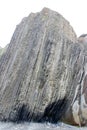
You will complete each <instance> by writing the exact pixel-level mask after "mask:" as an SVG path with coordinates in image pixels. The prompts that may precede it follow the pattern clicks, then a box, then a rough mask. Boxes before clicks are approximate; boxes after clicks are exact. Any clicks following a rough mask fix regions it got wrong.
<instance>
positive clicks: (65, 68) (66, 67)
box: [0, 8, 87, 125]
mask: <svg viewBox="0 0 87 130" xmlns="http://www.w3.org/2000/svg"><path fill="white" fill-rule="evenodd" d="M85 46H87V45H85ZM84 48H85V47H84V44H81V43H78V40H77V37H76V34H75V32H74V30H73V28H72V27H71V26H70V24H69V22H68V21H67V20H66V19H65V18H63V16H61V15H60V14H59V13H57V12H55V11H52V10H50V9H48V8H44V9H43V10H42V11H41V12H38V13H36V14H34V13H31V14H30V15H29V16H28V17H25V18H24V19H23V20H22V21H21V23H20V24H19V25H17V27H16V30H15V32H14V34H13V37H12V39H11V42H10V44H9V46H8V48H7V51H6V53H5V54H3V55H2V57H1V59H0V120H3V121H50V122H58V120H62V121H64V122H68V123H70V124H75V125H81V124H86V120H87V116H86V110H87V105H86V89H87V88H86V82H87V81H86V80H87V72H86V71H87V69H86V67H87V65H86V60H87V58H86V57H85V52H86V48H85V49H84ZM84 66H85V67H84ZM81 96H82V97H81ZM84 105H85V106H86V107H84ZM82 110H83V111H82Z"/></svg>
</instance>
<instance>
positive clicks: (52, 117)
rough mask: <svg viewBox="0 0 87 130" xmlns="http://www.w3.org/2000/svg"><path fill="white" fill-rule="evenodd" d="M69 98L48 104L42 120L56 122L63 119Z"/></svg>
mask: <svg viewBox="0 0 87 130" xmlns="http://www.w3.org/2000/svg"><path fill="white" fill-rule="evenodd" d="M66 104H67V100H66V98H64V99H61V100H58V101H57V102H53V103H52V104H50V105H48V106H47V108H46V109H45V112H44V115H43V118H42V120H43V121H49V122H52V123H56V122H58V121H59V120H61V119H62V116H64V113H65V109H64V107H66Z"/></svg>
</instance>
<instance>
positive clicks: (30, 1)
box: [0, 0, 87, 47]
mask: <svg viewBox="0 0 87 130" xmlns="http://www.w3.org/2000/svg"><path fill="white" fill-rule="evenodd" d="M43 7H48V8H50V9H52V10H55V11H57V12H59V13H60V14H62V15H63V16H64V17H65V18H66V19H67V20H68V21H69V22H70V24H71V25H72V26H73V28H74V30H75V32H76V34H77V36H79V35H81V34H83V33H87V0H0V46H2V47H4V46H5V45H6V44H8V43H9V42H10V39H11V37H12V34H13V32H14V29H15V27H16V25H17V24H18V23H19V22H20V21H21V19H22V18H23V17H25V16H28V15H29V13H30V12H38V11H40V10H41V9H42V8H43Z"/></svg>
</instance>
